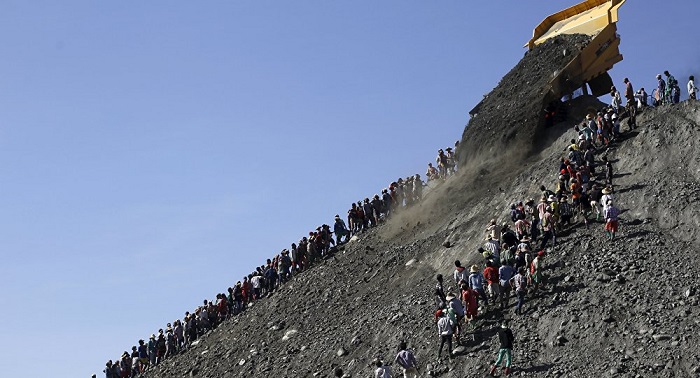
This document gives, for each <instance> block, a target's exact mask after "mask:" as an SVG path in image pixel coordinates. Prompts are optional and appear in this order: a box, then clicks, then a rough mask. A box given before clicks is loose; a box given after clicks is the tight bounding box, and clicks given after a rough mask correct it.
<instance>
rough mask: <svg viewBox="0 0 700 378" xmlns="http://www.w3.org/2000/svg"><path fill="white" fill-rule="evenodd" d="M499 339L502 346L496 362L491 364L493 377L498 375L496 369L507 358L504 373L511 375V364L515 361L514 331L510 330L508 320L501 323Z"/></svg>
mask: <svg viewBox="0 0 700 378" xmlns="http://www.w3.org/2000/svg"><path fill="white" fill-rule="evenodd" d="M498 339H499V341H500V342H501V347H500V349H498V356H497V358H496V362H494V364H493V365H491V371H490V374H491V376H492V377H495V376H496V370H497V369H498V367H499V366H500V365H501V362H503V359H504V358H505V365H504V366H503V375H505V376H509V375H510V366H511V364H512V362H513V360H512V358H513V340H514V337H513V331H511V330H510V328H509V327H508V322H507V321H505V320H504V321H503V323H502V324H501V328H499V329H498Z"/></svg>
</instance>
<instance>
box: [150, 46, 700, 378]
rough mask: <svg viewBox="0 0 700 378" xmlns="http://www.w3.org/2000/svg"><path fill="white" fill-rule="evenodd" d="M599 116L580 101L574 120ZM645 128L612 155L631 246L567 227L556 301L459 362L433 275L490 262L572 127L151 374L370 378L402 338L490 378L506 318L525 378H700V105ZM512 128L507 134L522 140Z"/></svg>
mask: <svg viewBox="0 0 700 378" xmlns="http://www.w3.org/2000/svg"><path fill="white" fill-rule="evenodd" d="M561 43H563V42H561ZM525 59H528V57H526V58H525ZM548 69H551V67H550V68H542V70H543V72H542V75H548V74H549V73H547V72H549V71H547V70H548ZM555 69H556V68H555ZM545 71H546V72H545ZM535 82H538V81H537V80H535V79H533V83H535ZM492 95H493V94H492ZM535 96H537V94H536V93H533V94H531V95H530V97H527V98H526V99H525V100H526V101H525V102H526V104H528V105H529V104H530V102H528V101H530V100H532V99H534V98H535ZM533 101H534V100H533ZM516 105H517V104H514V105H513V104H510V105H509V106H516ZM595 105H596V102H595V101H594V100H593V99H590V98H585V97H583V98H579V99H576V100H575V101H574V102H573V103H572V104H571V109H570V114H571V119H572V120H577V119H581V118H582V116H583V114H584V111H585V110H586V108H588V107H589V106H595ZM533 106H534V105H533ZM488 109H489V108H488V106H486V107H484V108H482V111H481V113H480V115H479V116H477V118H475V120H476V119H479V118H481V119H482V120H486V119H488V118H489V117H495V115H491V116H488V117H486V116H484V115H485V114H486V115H488V114H492V113H489V112H491V111H495V110H493V109H492V110H488ZM538 110H539V108H538ZM500 114H503V116H506V115H507V114H505V113H500ZM508 114H510V113H508ZM532 114H534V113H532ZM479 122H482V121H479ZM490 122H496V121H495V118H493V120H492V121H490ZM638 123H639V125H640V126H641V127H640V128H639V129H638V130H635V131H632V132H627V133H625V135H624V138H623V140H622V141H620V142H619V143H617V144H616V145H614V146H611V147H610V148H608V149H606V150H601V151H600V152H601V154H603V153H605V154H607V155H608V156H609V158H610V160H611V161H613V163H614V165H615V167H616V172H617V175H616V178H615V186H616V198H617V201H618V204H619V206H620V207H621V208H622V209H623V210H624V213H623V214H622V216H621V217H622V225H621V233H620V235H619V236H620V237H619V239H618V240H615V241H614V242H609V241H607V240H606V239H605V238H604V237H603V235H602V225H601V224H598V223H596V224H593V225H591V228H590V229H586V228H585V227H583V226H577V227H575V228H573V229H571V230H568V231H567V232H566V233H564V234H563V235H562V236H561V237H560V238H559V244H558V246H557V248H556V249H555V250H553V251H550V253H549V259H548V260H547V261H548V270H547V273H548V275H549V291H547V292H544V293H542V294H540V295H539V296H538V297H536V298H530V299H528V303H527V304H526V312H525V315H523V316H520V317H517V316H514V315H512V313H511V310H509V311H506V312H503V313H502V312H500V311H491V312H489V313H488V314H486V315H485V316H484V320H483V322H482V324H481V326H480V328H479V329H477V331H476V332H475V333H474V336H473V338H472V339H468V340H467V341H466V342H465V344H464V348H463V349H462V350H461V351H460V353H459V356H457V358H456V359H455V360H454V361H452V362H440V363H438V362H436V361H435V357H436V349H437V342H438V338H437V336H436V330H435V326H434V324H433V321H432V310H433V302H432V296H431V290H432V287H433V282H434V276H435V274H436V273H442V274H444V275H445V276H451V272H452V268H453V265H452V262H453V261H454V260H455V259H460V260H462V261H463V262H465V263H466V262H476V261H478V260H479V259H480V257H479V256H478V255H477V254H476V253H475V250H476V248H477V247H478V246H479V245H480V244H481V243H482V237H483V235H484V228H485V227H486V222H488V220H489V219H491V218H498V219H499V220H501V221H503V220H505V215H506V210H507V206H508V204H510V203H512V202H513V201H514V200H522V199H526V198H528V197H535V196H536V195H537V194H538V189H537V188H538V187H539V185H540V184H545V185H553V183H554V180H555V176H556V174H555V172H556V167H557V161H558V159H559V157H560V156H561V154H562V150H563V148H564V147H565V146H566V145H567V141H568V140H569V139H570V138H572V137H574V136H575V134H574V132H573V130H572V127H573V121H572V122H567V123H564V124H560V125H557V126H556V127H555V128H552V129H548V130H546V131H545V132H546V133H547V134H546V137H547V138H546V139H547V141H548V143H549V144H548V145H546V146H545V147H544V148H541V149H539V150H535V149H532V148H528V147H524V146H525V144H521V143H520V142H517V143H516V142H515V140H514V139H512V138H511V137H508V136H507V133H506V134H499V133H500V131H499V132H498V133H496V134H498V135H506V137H504V138H500V137H499V138H496V139H497V141H495V142H493V143H492V144H490V146H493V147H494V148H495V149H492V150H488V151H489V153H490V154H491V155H490V157H491V159H476V158H474V156H478V154H477V155H473V156H472V158H471V159H467V160H466V165H465V166H464V167H463V169H462V171H461V173H460V174H459V175H458V176H456V177H453V178H452V179H450V180H449V181H448V182H446V183H445V184H443V185H441V186H440V187H439V188H437V189H436V190H434V191H432V192H431V193H430V195H429V197H428V198H426V199H425V201H424V202H423V203H422V204H421V205H420V206H415V207H413V208H411V209H406V210H405V211H403V212H402V213H401V214H398V215H397V216H396V217H394V218H393V219H391V220H390V221H389V222H388V223H387V224H385V225H382V226H381V227H378V228H376V229H374V230H372V231H370V232H367V233H365V234H363V235H362V237H361V238H360V240H359V241H357V242H353V243H351V244H350V245H348V246H347V247H346V248H345V250H343V251H341V252H339V253H338V254H336V255H335V256H334V257H333V258H331V259H329V260H327V261H325V262H323V263H321V264H319V265H317V266H315V267H314V268H313V269H311V270H310V271H308V272H306V273H304V274H302V275H299V276H296V277H295V278H294V279H293V281H292V282H291V283H289V284H287V285H286V286H284V287H283V288H282V289H281V290H279V291H278V292H277V293H275V294H274V295H273V296H272V297H271V298H268V299H265V300H262V301H259V302H257V303H256V304H255V306H253V307H252V308H250V309H249V310H248V311H246V312H245V313H244V314H242V315H240V316H238V317H235V318H234V319H232V320H231V321H228V322H226V323H224V324H222V325H221V326H219V327H218V328H217V329H215V330H214V331H211V332H210V333H209V334H208V335H206V337H205V338H203V339H202V340H201V341H200V342H199V343H198V344H197V345H195V346H194V347H192V348H191V349H190V350H188V351H187V352H185V353H183V354H182V355H179V356H176V357H174V358H172V359H169V360H167V361H166V362H165V363H164V364H161V365H160V366H159V367H158V368H156V369H155V370H154V371H152V372H150V373H148V374H147V375H148V376H149V377H173V376H201V377H223V376H239V377H265V376H274V377H311V376H318V377H329V376H331V375H332V369H333V368H334V367H338V366H339V367H342V368H343V369H344V370H345V371H346V372H347V373H349V374H351V375H352V376H353V377H360V376H370V372H371V368H370V367H368V365H369V363H370V362H371V361H372V359H374V358H375V357H382V358H386V359H389V360H391V359H392V358H393V356H394V354H395V348H396V345H397V343H398V341H400V340H406V341H408V343H409V345H410V346H411V347H412V348H413V349H415V351H416V355H417V358H418V360H419V362H420V363H421V370H422V372H423V373H427V372H430V373H432V374H434V375H441V376H445V377H472V376H484V375H485V372H486V368H487V365H488V364H489V363H490V362H491V361H492V358H493V356H494V354H495V351H496V349H497V340H496V339H494V336H493V335H494V333H493V327H495V326H497V324H498V321H499V319H501V318H503V317H507V318H513V321H512V327H513V331H514V333H515V335H516V347H515V351H514V366H515V367H516V368H515V373H514V374H517V375H520V376H540V377H592V376H620V377H647V376H648V377H651V376H654V377H656V376H658V377H692V376H697V375H698V373H699V372H700V370H698V367H700V362H699V360H698V357H699V356H700V353H698V352H696V350H697V349H698V346H700V340H699V339H698V338H699V336H698V322H700V320H697V319H700V318H699V317H698V315H699V314H700V307H698V297H697V294H696V289H697V286H698V278H697V277H700V266H698V264H697V263H696V261H695V258H696V251H697V248H698V243H697V236H696V235H697V231H696V230H698V226H700V224H699V218H698V215H697V211H696V208H697V206H695V205H694V200H695V199H696V197H697V196H698V195H699V193H698V179H700V171H698V168H697V167H698V166H697V164H694V163H697V161H698V154H697V152H698V151H697V148H698V147H697V143H696V140H697V136H698V133H699V131H700V130H699V128H700V106H699V105H698V104H697V103H693V104H689V103H685V104H681V105H678V106H675V107H663V108H660V109H648V110H647V111H646V112H644V113H643V114H642V115H640V117H639V121H638ZM508 125H509V126H507V127H506V128H504V131H505V130H510V129H512V128H514V127H515V126H514V125H510V124H508ZM525 125H526V126H524V127H525V130H526V131H527V130H529V131H527V132H528V134H527V135H530V137H534V136H535V135H539V136H542V135H544V134H538V133H541V132H543V131H542V130H540V129H539V128H538V127H539V126H538V125H537V124H536V121H535V119H528V123H527V124H525ZM472 126H474V127H473V128H472ZM483 127H487V126H483ZM504 127H505V126H504ZM470 129H471V130H473V131H470ZM479 130H480V129H479V126H478V124H476V123H470V126H469V127H468V128H467V130H466V131H465V138H466V140H469V136H470V135H471V134H472V133H474V135H482V134H480V133H487V131H486V130H489V129H488V128H487V129H482V131H479ZM518 132H519V131H518ZM530 133H531V134H530ZM496 134H495V135H496ZM530 137H528V138H530ZM475 138H476V137H475ZM483 138H485V139H482V140H481V144H482V146H480V147H477V146H474V148H475V149H477V148H478V149H480V150H481V152H482V153H483V152H484V151H486V148H487V145H489V144H488V143H487V142H486V141H487V140H491V138H492V137H491V136H488V137H487V136H484V137H483ZM470 143H471V142H470ZM530 145H531V146H532V145H535V144H534V143H531V144H530ZM465 146H470V144H469V143H467V144H465ZM513 149H520V150H518V151H515V152H514V151H513ZM523 149H525V150H526V151H525V152H526V153H523ZM495 162H497V164H496V163H495ZM445 241H449V247H446V245H448V244H446V243H445ZM397 370H398V369H397ZM397 373H398V372H395V374H397ZM397 376H398V375H397Z"/></svg>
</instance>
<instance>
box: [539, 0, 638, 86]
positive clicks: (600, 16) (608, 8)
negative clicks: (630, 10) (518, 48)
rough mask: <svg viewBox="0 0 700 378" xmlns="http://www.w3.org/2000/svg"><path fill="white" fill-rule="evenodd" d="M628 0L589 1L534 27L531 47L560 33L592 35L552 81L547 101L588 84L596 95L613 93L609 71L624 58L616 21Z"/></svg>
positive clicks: (555, 14) (552, 16)
mask: <svg viewBox="0 0 700 378" xmlns="http://www.w3.org/2000/svg"><path fill="white" fill-rule="evenodd" d="M625 1H626V0H587V1H584V2H582V3H579V4H577V5H574V6H572V7H570V8H567V9H564V10H563V11H561V12H557V13H554V14H552V15H550V16H548V17H547V18H545V19H544V21H542V22H541V23H540V24H539V25H537V27H535V30H534V32H533V36H532V39H530V41H528V43H527V44H526V46H527V47H528V48H530V49H531V50H532V49H533V48H534V47H535V46H537V45H538V44H540V43H542V42H544V41H546V40H548V39H550V38H552V37H555V36H557V35H561V34H586V35H589V36H591V42H590V43H589V44H588V45H587V46H586V47H584V48H583V50H582V51H581V52H580V53H579V54H577V55H575V56H573V57H572V60H571V62H570V63H569V64H568V65H567V66H566V68H564V69H563V70H562V71H561V72H559V73H558V74H557V76H556V77H554V79H552V80H551V81H550V83H549V88H547V89H548V92H549V97H550V99H548V100H554V99H555V98H561V97H562V96H564V95H566V94H569V93H571V92H573V91H575V90H576V89H578V88H584V90H586V89H587V88H586V84H587V86H588V87H589V88H590V91H591V94H593V95H594V96H602V95H604V94H606V93H609V92H610V87H611V86H612V79H611V78H610V75H608V73H607V72H608V70H610V69H611V68H612V67H613V65H615V63H617V62H619V61H621V60H622V55H621V54H620V50H619V46H620V36H619V35H618V34H617V24H616V23H617V20H618V10H619V9H620V7H621V6H622V4H624V3H625Z"/></svg>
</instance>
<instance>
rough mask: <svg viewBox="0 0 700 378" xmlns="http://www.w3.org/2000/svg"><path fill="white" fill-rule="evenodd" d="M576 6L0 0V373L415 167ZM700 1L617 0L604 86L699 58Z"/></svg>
mask: <svg viewBox="0 0 700 378" xmlns="http://www.w3.org/2000/svg"><path fill="white" fill-rule="evenodd" d="M573 3H574V1H552V2H547V4H545V3H544V2H542V1H540V0H527V1H509V2H472V1H416V0H411V1H403V0H402V1H399V0H395V1H364V0H358V1H320V0H318V1H210V2H193V1H149V2H145V1H61V2H56V1H19V0H5V1H2V2H0V48H1V49H2V59H0V162H1V164H0V242H1V247H0V248H1V252H0V253H1V255H0V257H1V258H2V264H0V284H1V286H0V287H1V289H2V290H1V291H0V308H1V309H2V310H3V311H1V312H0V324H3V325H4V326H3V327H0V340H2V343H0V367H1V368H2V375H3V376H8V377H16V376H27V377H30V376H31V377H48V376H51V377H57V378H62V377H81V376H82V377H89V376H90V374H92V373H98V374H99V375H101V370H102V367H103V366H104V362H105V361H106V360H107V359H115V358H116V357H118V356H119V355H120V354H121V352H122V351H124V350H127V349H129V348H130V347H131V345H134V344H135V342H136V341H137V340H138V339H139V338H146V337H147V336H148V335H150V334H151V333H152V332H153V331H155V330H157V329H158V328H160V327H163V326H164V325H165V323H166V322H170V321H172V320H174V319H176V318H180V317H182V315H183V313H184V312H185V311H186V310H190V309H192V308H193V307H194V306H196V305H197V304H199V303H201V301H202V299H204V298H212V297H213V296H214V294H216V293H217V292H221V291H224V290H225V289H226V288H227V287H228V286H230V285H231V284H233V283H235V281H237V280H239V279H240V278H241V277H242V276H243V275H244V274H246V273H248V272H249V271H250V270H251V269H252V268H253V267H254V266H255V265H260V264H261V263H262V262H263V261H264V259H265V258H267V257H269V256H272V255H273V254H275V253H277V252H278V251H279V250H281V249H282V248H285V247H287V246H288V245H289V243H291V242H294V241H296V240H298V239H299V237H300V236H302V235H303V234H305V233H306V232H308V230H309V229H311V228H314V227H315V226H317V225H319V224H321V223H328V222H330V221H331V220H332V217H333V215H334V214H335V213H344V212H345V211H346V209H347V207H348V205H349V204H350V202H353V201H357V200H359V199H361V198H364V197H365V196H370V195H373V194H374V193H377V192H379V191H380V189H381V188H382V187H384V186H386V183H388V182H390V181H391V180H394V179H396V178H398V177H399V176H403V177H405V176H407V175H409V174H414V173H421V174H422V173H423V172H424V171H425V165H426V164H427V162H428V161H432V159H433V157H434V155H435V151H436V150H437V149H438V148H444V147H447V146H450V145H452V144H453V143H454V142H455V141H456V140H457V139H459V137H460V136H461V133H462V130H463V127H464V125H465V123H466V122H467V120H468V115H467V112H468V110H469V109H471V107H472V106H473V105H475V104H476V103H477V102H478V101H479V99H480V98H481V96H482V95H483V94H485V93H487V92H488V91H489V90H490V89H491V88H493V87H494V86H495V85H496V84H497V82H498V81H499V79H500V78H501V77H502V75H503V74H505V73H506V72H507V71H508V70H509V69H510V68H511V67H512V66H513V65H514V64H515V63H516V62H517V61H518V60H519V59H520V58H521V57H522V55H523V53H524V52H525V50H524V49H523V48H522V45H523V44H524V43H525V42H526V41H527V40H528V39H529V37H530V35H531V33H532V29H533V27H534V26H535V25H536V24H537V23H538V22H539V21H541V20H542V19H543V18H544V17H545V16H546V15H548V14H550V13H552V12H555V11H557V10H560V9H563V8H565V7H567V6H569V5H571V4H573ZM698 11H700V3H698V2H697V1H696V0H683V1H671V2H663V4H662V3H659V2H658V1H651V0H634V1H628V3H627V4H626V5H625V6H624V7H623V8H622V11H621V22H620V23H619V29H620V34H621V35H622V47H621V49H622V52H623V54H624V55H625V61H624V62H622V63H620V64H619V65H618V66H617V67H616V68H615V69H614V71H613V72H612V73H613V76H614V79H615V81H616V83H618V85H621V82H622V78H623V77H624V76H629V77H630V78H631V80H632V82H633V83H634V84H635V87H639V86H646V87H647V89H651V87H653V85H654V75H655V74H656V73H658V72H662V71H663V70H664V69H668V70H670V71H671V72H672V73H674V74H675V75H676V77H677V78H678V79H679V81H680V82H681V84H682V85H683V86H685V83H686V81H687V76H688V74H691V73H695V74H700V67H699V65H700V50H699V48H698V47H697V46H698V45H697V38H696V36H697V33H696V32H694V31H693V30H697V27H698V13H699V12H698ZM693 70H695V72H693ZM605 100H606V101H607V99H605Z"/></svg>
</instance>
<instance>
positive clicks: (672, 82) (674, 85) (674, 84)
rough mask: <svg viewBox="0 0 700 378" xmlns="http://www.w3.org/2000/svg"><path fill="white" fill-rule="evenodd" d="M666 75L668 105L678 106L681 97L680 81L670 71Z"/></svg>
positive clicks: (665, 72)
mask: <svg viewBox="0 0 700 378" xmlns="http://www.w3.org/2000/svg"><path fill="white" fill-rule="evenodd" d="M664 75H666V94H665V97H666V103H668V104H677V103H678V101H676V100H677V99H679V97H680V94H679V93H678V92H679V90H678V89H679V88H678V81H677V80H676V78H675V77H673V75H671V74H670V73H669V72H668V71H664Z"/></svg>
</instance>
